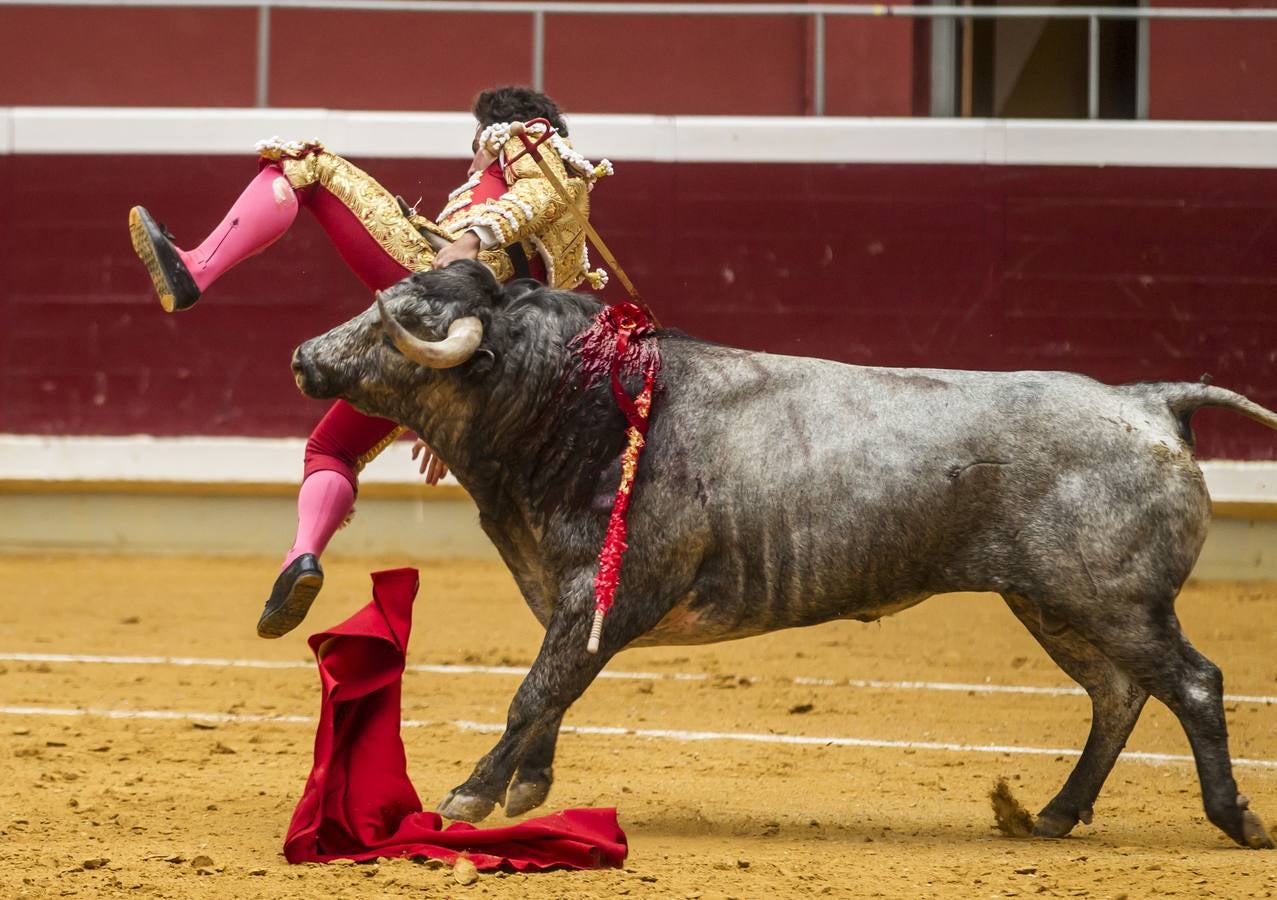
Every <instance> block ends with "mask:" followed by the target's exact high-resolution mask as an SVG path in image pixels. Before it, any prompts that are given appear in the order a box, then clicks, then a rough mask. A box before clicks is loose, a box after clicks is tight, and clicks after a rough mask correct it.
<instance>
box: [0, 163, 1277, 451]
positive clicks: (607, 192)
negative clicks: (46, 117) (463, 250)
mask: <svg viewBox="0 0 1277 900" xmlns="http://www.w3.org/2000/svg"><path fill="white" fill-rule="evenodd" d="M857 140H858V141H861V142H863V140H864V139H863V138H857ZM582 149H583V150H586V151H587V152H589V149H590V148H589V146H588V144H583V146H582ZM764 155H765V154H764ZM357 160H358V161H359V162H360V163H361V164H363V165H364V166H365V167H366V168H367V169H368V170H369V171H371V172H372V173H373V174H374V175H376V176H377V177H379V178H380V179H381V180H383V182H384V183H385V184H387V185H388V186H389V187H391V189H392V190H395V191H397V192H399V193H401V194H403V195H404V196H405V197H407V198H408V199H410V200H413V199H415V198H417V197H418V196H424V197H425V198H426V201H425V204H424V205H426V206H430V205H431V204H432V203H433V202H434V201H436V200H439V201H441V199H442V195H443V194H444V193H446V191H447V189H448V187H449V186H451V185H452V184H454V183H455V182H457V181H458V180H459V179H460V177H461V175H462V173H463V172H464V165H465V162H464V161H463V160H452V159H425V160H413V159H404V158H376V157H372V156H359V157H357ZM617 168H618V174H617V175H616V176H615V177H614V178H610V179H607V180H605V181H603V182H601V183H600V186H599V188H598V191H597V192H596V194H595V211H596V212H595V217H596V218H595V220H596V223H597V225H598V226H599V228H600V230H601V231H602V232H603V233H604V234H605V235H606V236H607V237H608V240H609V243H611V244H612V246H613V249H614V250H615V251H616V252H617V253H618V255H619V256H620V258H621V259H622V261H623V262H624V263H625V265H626V266H627V268H628V269H629V270H630V272H631V275H632V276H633V277H634V279H635V280H636V281H637V282H638V284H639V285H640V286H641V288H642V290H643V291H644V294H645V297H646V298H647V299H648V300H649V302H651V304H652V305H653V307H654V308H655V309H656V310H657V311H658V312H659V314H660V315H661V316H662V318H663V319H664V320H665V322H666V324H667V325H672V326H676V327H679V328H682V329H684V330H686V331H689V332H692V333H694V334H697V335H699V336H702V337H704V338H707V339H711V340H715V341H722V342H728V343H732V344H739V345H742V346H746V347H751V348H756V349H761V350H767V351H772V352H778V353H797V354H803V355H813V356H825V357H830V358H834V359H839V360H844V361H847V362H854V363H866V364H875V365H893V366H935V367H966V368H988V369H1020V368H1034V369H1068V370H1074V371H1079V372H1083V373H1086V374H1088V375H1092V376H1094V377H1097V378H1100V379H1102V380H1105V381H1111V382H1118V381H1128V380H1142V379H1150V380H1156V379H1188V380H1194V379H1197V378H1198V377H1199V376H1201V375H1202V374H1203V373H1210V375H1211V376H1213V377H1214V379H1215V381H1216V382H1217V383H1219V384H1222V385H1225V386H1228V387H1231V388H1235V389H1237V390H1240V391H1243V392H1245V393H1247V394H1248V395H1250V396H1251V397H1252V398H1254V399H1255V400H1256V401H1258V402H1260V403H1264V404H1266V405H1268V406H1277V350H1275V349H1274V348H1277V305H1275V304H1274V303H1273V299H1274V297H1275V296H1277V228H1274V225H1273V223H1274V222H1277V170H1274V169H1260V168H1205V167H1200V166H1198V167H1183V166H1180V167H1166V166H1147V165H1145V166H1108V167H1097V166H1077V165H1013V164H1012V165H958V164H936V163H896V164H883V163H859V164H839V163H821V162H812V161H807V162H736V161H731V160H717V161H707V162H694V161H681V162H660V161H650V160H649V161H628V162H618V165H617ZM254 171H255V162H254V161H253V159H252V157H251V156H250V155H245V156H243V157H236V156H228V155H207V156H191V155H183V156H177V155H137V154H111V155H84V154H77V155H66V154H53V153H47V152H46V153H19V154H14V155H7V156H0V202H3V203H4V208H5V209H6V210H7V211H8V216H7V218H8V223H9V224H8V227H7V230H6V234H5V236H4V247H3V260H4V266H5V272H4V278H3V281H4V284H3V290H2V292H0V364H2V365H0V373H2V375H3V379H4V383H3V386H2V388H3V389H2V390H0V432H16V433H41V434H86V435H92V434H128V433H137V432H141V433H150V434H157V435H185V434H200V435H260V436H268V435H303V434H305V433H306V432H307V431H308V430H309V428H310V427H311V426H312V425H313V424H314V422H315V421H316V419H317V417H318V415H319V414H320V412H321V410H322V404H315V403H312V402H311V401H307V400H305V399H303V398H301V397H299V396H298V395H297V393H296V390H295V388H294V387H293V384H292V379H291V375H290V373H289V371H288V359H289V355H290V353H291V350H292V348H293V346H295V345H296V344H297V343H298V342H299V341H301V340H303V339H305V338H306V337H309V336H311V335H314V334H317V333H319V332H321V331H323V330H325V329H327V328H328V327H330V326H331V325H333V324H335V323H337V322H339V321H341V320H343V319H345V318H347V317H349V316H350V315H352V314H354V313H355V312H357V311H359V310H360V309H363V308H364V307H365V306H366V305H367V304H368V302H369V299H370V298H369V297H368V296H367V295H366V293H365V291H364V290H363V288H362V287H361V286H360V285H359V284H358V282H356V280H355V279H354V277H353V276H352V275H351V274H350V273H349V272H348V271H347V270H346V269H345V267H344V266H343V264H342V263H341V262H340V261H339V260H338V259H337V257H336V255H335V254H334V253H333V252H332V249H331V247H330V246H329V245H328V244H327V241H326V239H325V237H324V235H323V234H322V232H321V231H320V230H319V229H318V227H317V226H315V225H314V223H313V222H311V221H309V219H308V218H307V217H306V216H305V215H303V216H302V218H301V220H300V221H299V223H298V224H297V225H296V226H295V227H294V229H293V230H292V231H291V232H290V233H289V234H288V235H287V236H286V237H285V238H284V239H283V240H282V241H281V242H280V243H279V244H278V245H276V246H275V247H273V248H271V249H270V250H269V251H268V252H267V253H265V254H263V255H262V256H260V257H258V258H256V259H254V260H250V261H248V262H247V263H245V264H243V265H242V266H241V267H240V268H239V269H237V270H235V271H233V272H232V273H231V274H229V275H228V276H227V277H226V278H225V279H223V280H222V281H220V282H219V283H218V285H217V286H216V288H215V289H214V290H213V291H212V292H210V295H209V296H208V297H207V298H206V299H205V300H203V301H201V303H200V305H199V307H198V308H197V309H196V310H194V311H192V312H190V313H185V314H181V315H176V316H169V315H165V314H163V313H162V312H161V311H160V309H159V307H158V304H157V303H156V302H155V301H154V299H153V297H152V296H151V294H150V288H149V282H148V280H147V278H146V275H145V273H144V271H143V270H142V268H141V266H140V265H139V264H138V263H137V260H136V259H135V258H134V257H133V255H132V253H131V250H130V247H129V240H128V235H127V229H126V228H125V224H124V223H125V214H126V213H127V210H128V208H129V207H130V206H131V205H133V204H135V203H143V204H145V205H147V206H148V207H149V208H151V209H152V210H153V211H156V212H157V214H158V215H159V217H160V218H161V219H162V220H164V221H166V223H167V224H168V225H169V227H170V228H171V229H172V230H173V231H174V232H175V233H176V234H177V235H178V237H179V239H182V240H184V241H186V242H193V241H194V240H196V239H198V238H199V237H202V235H203V234H204V232H205V231H207V230H208V229H209V228H210V227H211V226H212V225H213V224H214V223H215V222H216V221H217V219H218V218H219V217H220V215H221V214H222V212H223V211H224V210H225V208H226V207H227V205H228V204H229V202H230V201H231V200H232V199H233V198H234V196H235V195H236V193H237V192H238V190H239V189H240V187H241V186H242V185H243V183H244V182H245V181H246V180H247V179H248V178H249V177H251V175H252V174H253V172H254ZM608 294H609V296H610V297H612V298H613V299H617V298H620V297H621V296H623V295H622V294H621V293H620V291H619V287H618V285H617V283H616V281H615V280H614V281H613V285H612V287H611V288H609V291H608ZM1199 425H1200V427H1199V434H1200V438H1201V446H1200V449H1201V453H1202V455H1203V456H1206V457H1224V458H1240V459H1273V458H1277V440H1274V435H1272V434H1271V433H1270V432H1268V431H1266V430H1264V429H1262V428H1260V427H1258V426H1254V425H1252V424H1250V423H1247V422H1245V421H1244V420H1241V419H1239V418H1237V417H1233V416H1222V415H1216V414H1214V413H1211V412H1206V413H1204V414H1202V416H1201V417H1200V422H1199ZM778 440H783V436H778Z"/></svg>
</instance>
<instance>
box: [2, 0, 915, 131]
mask: <svg viewBox="0 0 1277 900" xmlns="http://www.w3.org/2000/svg"><path fill="white" fill-rule="evenodd" d="M912 28H913V26H912V24H911V23H910V22H908V21H904V20H898V21H890V22H888V21H881V20H875V19H861V18H857V19H836V18H831V19H830V20H829V24H828V40H827V43H826V47H827V51H828V52H827V66H828V69H827V78H826V84H825V89H826V103H827V111H828V112H829V113H830V114H835V115H909V114H910V113H911V112H912V111H913V91H914V88H915V83H914V82H915V77H914V73H913V48H912V43H911V41H912ZM812 41H813V35H812V29H811V25H810V23H809V22H808V21H807V20H805V19H800V18H797V17H792V16H739V17H723V16H677V17H673V16H655V17H645V16H629V15H625V16H587V15H549V16H547V17H546V32H545V47H546V63H545V88H546V90H547V91H548V92H549V93H550V94H551V95H552V96H554V97H555V98H556V99H558V100H559V101H560V102H561V103H562V104H563V106H564V108H565V109H568V110H570V111H575V112H612V113H658V114H664V115H669V114H678V113H685V114H692V113H704V114H715V115H719V114H735V115H770V114H789V115H802V114H804V113H808V112H810V111H811V110H812V100H813V85H812V83H811V58H812V52H813V43H812ZM256 47H257V12H256V10H251V9H240V10H217V9H121V8H115V9H112V8H98V7H54V8H39V7H32V8H26V7H7V8H6V9H5V12H4V26H3V27H2V28H0V105H88V106H92V105H115V106H252V105H253V104H254V103H255V102H256V68H255V67H256V53H257V50H256ZM271 51H272V52H271V66H270V79H269V80H270V90H269V103H270V104H271V105H272V106H303V107H324V108H330V109H392V110H454V109H464V108H466V107H467V106H468V104H469V101H470V99H471V98H472V97H473V96H474V94H476V93H477V92H478V91H479V90H480V89H482V88H484V87H489V86H491V85H494V84H502V83H510V82H517V83H526V82H528V81H530V80H531V79H532V18H531V16H529V15H526V14H509V15H507V14H482V15H480V14H451V13H410V12H379V11H316V10H276V11H274V12H272V14H271ZM922 79H923V81H926V77H925V73H923V75H922Z"/></svg>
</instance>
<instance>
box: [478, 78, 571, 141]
mask: <svg viewBox="0 0 1277 900" xmlns="http://www.w3.org/2000/svg"><path fill="white" fill-rule="evenodd" d="M474 117H475V119H476V120H478V122H479V127H480V128H487V127H488V126H489V125H495V124H496V123H497V122H527V121H529V120H530V119H546V120H548V121H549V123H550V125H551V127H553V128H554V130H555V131H557V132H558V133H559V134H561V135H562V136H563V137H567V136H568V126H567V123H566V122H564V121H563V113H562V112H561V111H560V110H559V105H558V104H557V103H555V102H554V101H553V100H551V99H550V98H549V97H547V96H546V95H545V94H543V93H541V92H540V91H534V90H532V88H530V87H523V86H522V85H509V86H507V87H498V88H489V89H488V90H486V91H483V92H482V93H481V94H479V96H478V97H475V98H474Z"/></svg>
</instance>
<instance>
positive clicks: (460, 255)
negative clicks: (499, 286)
mask: <svg viewBox="0 0 1277 900" xmlns="http://www.w3.org/2000/svg"><path fill="white" fill-rule="evenodd" d="M478 256H479V235H477V234H475V233H474V232H473V231H467V232H466V233H465V234H463V235H461V237H459V238H457V239H456V240H455V241H453V242H452V243H451V244H449V245H448V246H446V247H444V248H443V249H442V250H440V251H439V252H438V253H436V254H435V261H434V264H433V266H432V268H435V269H442V268H443V267H444V266H446V265H448V264H449V263H454V262H456V261H457V260H459V259H477V258H478Z"/></svg>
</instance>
